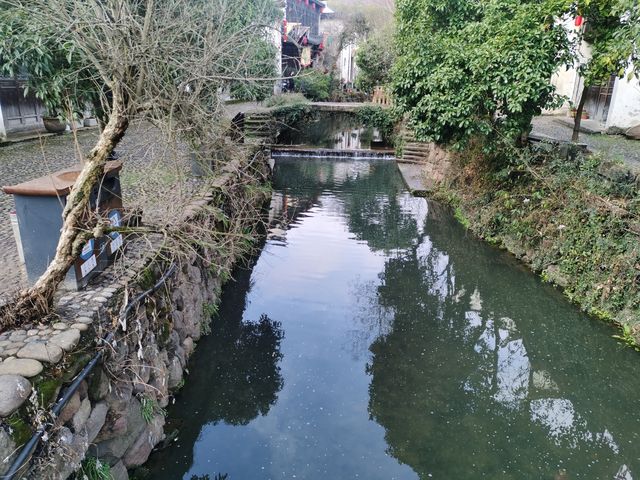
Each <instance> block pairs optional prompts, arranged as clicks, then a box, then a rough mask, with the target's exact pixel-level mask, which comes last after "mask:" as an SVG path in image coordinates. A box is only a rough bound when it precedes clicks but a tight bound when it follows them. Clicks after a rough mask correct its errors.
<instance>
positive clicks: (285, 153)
mask: <svg viewBox="0 0 640 480" xmlns="http://www.w3.org/2000/svg"><path fill="white" fill-rule="evenodd" d="M271 157H272V158H341V159H349V158H351V159H354V160H365V159H379V160H395V158H396V157H395V154H394V152H393V150H336V149H331V148H295V147H286V148H285V147H277V146H276V147H273V148H272V149H271Z"/></svg>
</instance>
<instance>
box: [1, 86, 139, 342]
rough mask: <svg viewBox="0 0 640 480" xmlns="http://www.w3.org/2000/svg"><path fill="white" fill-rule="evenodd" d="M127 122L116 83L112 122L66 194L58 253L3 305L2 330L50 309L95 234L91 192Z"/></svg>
mask: <svg viewBox="0 0 640 480" xmlns="http://www.w3.org/2000/svg"><path fill="white" fill-rule="evenodd" d="M128 125H129V117H128V114H127V108H126V95H125V93H124V92H123V90H122V89H121V88H119V86H117V85H115V86H114V88H113V100H112V111H111V115H110V117H109V121H108V123H107V124H106V126H105V128H104V130H103V131H102V133H101V134H100V137H99V138H98V141H97V143H96V145H95V147H93V149H92V150H91V151H90V152H89V154H88V156H87V158H86V159H85V163H84V166H83V168H82V170H81V172H80V175H79V176H78V179H77V180H76V182H75V183H74V185H73V188H72V189H71V191H70V192H69V195H68V197H67V203H66V205H65V208H64V211H63V213H62V219H63V223H62V229H61V231H60V240H59V241H58V246H57V248H56V254H55V256H54V258H53V260H52V261H51V263H50V264H49V266H48V267H47V270H46V271H45V272H44V273H43V274H42V276H40V278H39V279H38V280H37V282H36V283H35V284H34V285H33V286H32V287H31V288H29V289H27V290H25V291H24V292H22V293H20V295H19V296H18V298H17V299H16V300H15V302H13V303H11V304H8V305H6V306H4V307H3V308H2V311H0V330H2V329H4V328H6V327H8V326H11V325H13V324H20V323H24V322H27V321H34V320H39V319H40V318H41V317H43V316H44V315H46V314H48V313H49V312H50V311H51V308H52V305H53V296H54V294H55V292H56V289H57V287H58V286H59V285H60V283H61V282H62V281H63V280H64V279H65V277H66V275H67V272H68V271H69V269H70V268H71V267H72V266H73V263H74V261H75V260H76V258H78V255H79V253H80V252H81V250H82V248H83V246H84V244H85V243H86V242H87V240H88V239H89V238H91V236H92V231H91V230H92V222H91V216H90V211H89V209H90V204H89V198H90V196H91V191H92V189H93V187H94V186H95V185H96V184H97V183H98V181H99V179H100V178H102V176H103V174H104V167H105V164H106V163H107V159H108V157H109V154H110V153H111V151H112V150H113V149H114V148H115V146H116V145H117V144H118V142H119V141H120V140H121V139H122V137H123V136H124V134H125V132H126V130H127V127H128Z"/></svg>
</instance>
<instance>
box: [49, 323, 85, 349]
mask: <svg viewBox="0 0 640 480" xmlns="http://www.w3.org/2000/svg"><path fill="white" fill-rule="evenodd" d="M79 341H80V330H78V329H77V328H70V329H69V330H65V331H64V332H62V333H58V334H57V335H54V336H53V337H51V338H50V339H49V344H50V345H57V346H58V347H60V348H61V349H62V350H64V351H65V352H68V351H70V350H72V349H73V347H75V346H76V345H77V344H78V342H79Z"/></svg>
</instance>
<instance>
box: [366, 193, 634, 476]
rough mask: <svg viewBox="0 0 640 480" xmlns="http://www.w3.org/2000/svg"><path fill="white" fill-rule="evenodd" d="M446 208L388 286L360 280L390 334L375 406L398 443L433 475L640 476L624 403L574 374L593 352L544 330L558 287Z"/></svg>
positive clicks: (376, 323) (377, 325) (395, 446)
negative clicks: (509, 261)
mask: <svg viewBox="0 0 640 480" xmlns="http://www.w3.org/2000/svg"><path fill="white" fill-rule="evenodd" d="M443 213H444V212H443V211H442V210H441V209H439V208H438V206H437V205H431V211H430V212H429V217H428V220H427V223H426V225H425V228H424V231H425V232H426V234H425V235H424V236H421V238H420V243H419V244H418V245H414V246H413V247H411V248H408V249H404V250H402V251H400V252H398V253H397V254H396V255H395V256H393V257H391V258H389V259H388V260H387V261H386V264H385V269H384V272H383V273H382V274H381V276H380V280H381V281H380V284H379V285H378V286H373V285H361V286H360V288H361V289H362V290H367V289H372V288H373V289H375V290H374V291H373V292H371V291H370V292H369V293H367V294H364V295H362V297H361V298H364V299H369V300H370V301H371V302H372V305H371V306H370V308H369V309H368V310H367V311H368V313H369V314H370V315H369V317H368V322H370V324H371V326H372V328H373V330H378V331H380V332H381V334H380V335H379V336H378V337H377V338H376V339H375V340H374V341H373V342H372V343H371V345H370V352H371V360H370V361H369V363H368V365H367V372H368V373H369V374H370V375H371V383H370V387H369V393H370V401H369V413H370V416H371V418H372V419H373V420H375V421H376V422H377V423H379V424H380V425H381V426H383V427H384V428H385V431H386V434H385V440H386V441H387V444H388V453H389V454H391V455H393V456H394V457H395V458H397V459H398V460H399V461H400V462H402V463H405V464H407V465H409V466H411V468H412V469H413V470H414V471H415V472H416V473H417V474H418V475H419V476H420V478H425V479H426V478H431V477H432V476H433V477H434V478H456V479H475V478H492V479H493V478H505V479H511V478H513V479H520V478H549V479H551V478H557V479H561V478H583V477H582V476H584V478H614V476H615V478H621V479H626V480H631V479H632V477H631V473H630V468H629V467H628V466H627V464H631V463H633V462H637V461H638V459H637V458H635V455H634V454H633V452H632V451H631V450H629V445H622V442H621V441H620V438H619V437H622V438H624V437H625V436H626V438H628V439H631V438H635V434H634V433H632V432H633V430H632V431H629V430H630V429H629V427H628V426H626V425H625V424H624V421H620V420H622V419H621V418H619V416H616V415H615V412H612V411H611V410H610V411H609V414H608V415H606V414H605V415H600V414H598V413H597V412H598V410H601V409H602V405H601V404H600V401H601V399H600V398H598V396H597V395H596V396H595V398H594V395H593V390H592V388H593V387H594V386H595V385H593V384H589V385H581V384H580V382H579V381H578V382H576V380H575V379H574V378H572V376H571V371H572V369H574V368H575V366H574V361H576V360H577V359H578V358H579V357H580V355H584V351H582V350H579V351H575V349H572V348H565V351H564V352H562V353H563V355H559V354H558V349H560V350H562V346H561V345H560V346H559V345H558V342H555V341H553V340H552V341H550V338H544V337H545V336H549V335H551V339H553V338H554V337H553V335H554V334H556V333H557V331H558V330H561V329H562V326H558V325H555V326H554V327H553V328H552V329H549V327H548V326H545V325H540V324H536V318H542V319H544V318H545V316H547V315H550V314H553V313H556V314H557V312H554V310H553V308H549V305H544V306H543V304H542V303H540V304H538V302H542V301H544V300H546V301H547V302H548V297H546V296H545V295H543V294H540V295H539V298H536V296H532V295H531V291H530V290H529V289H527V288H524V289H518V288H514V287H516V285H515V284H513V282H514V280H515V279H518V278H526V277H524V275H523V274H522V272H518V271H516V270H515V269H514V268H513V265H508V268H503V266H500V265H498V267H497V268H496V265H495V264H490V263H489V264H488V263H487V262H491V260H490V259H488V258H486V259H483V256H485V257H486V252H483V251H482V249H485V250H486V247H484V246H477V245H476V246H474V243H473V242H469V241H468V240H466V239H465V238H464V235H465V233H464V232H463V231H462V229H460V228H459V227H457V226H452V225H451V222H450V220H449V219H448V218H447V217H446V216H443ZM444 215H446V213H445V214H444ZM451 230H453V231H451ZM427 235H428V236H427ZM496 258H497V257H496V256H494V257H493V259H494V261H495V259H496ZM458 266H460V268H457V267H458ZM509 269H511V270H509ZM505 272H507V273H506V274H505ZM509 272H513V273H509ZM501 273H502V274H505V276H504V277H500V275H501ZM523 286H525V287H526V286H527V285H523ZM520 290H522V291H520ZM508 292H509V293H510V294H511V295H512V297H511V298H508V299H506V301H505V298H504V295H505V294H507V293H508ZM566 309H567V311H568V312H571V308H570V307H569V306H566ZM376 313H378V314H379V315H378V316H377V317H376ZM507 315H509V316H507ZM574 315H575V313H574ZM513 318H517V319H518V320H519V321H520V323H524V322H526V323H525V324H526V331H521V330H519V327H518V324H517V323H518V322H516V321H514V320H513ZM532 319H533V322H531V320H532ZM358 321H359V322H360V323H365V321H364V320H363V317H362V316H360V317H359V320H358ZM569 325H571V323H569ZM567 328H571V327H567ZM559 335H560V334H558V336H557V337H555V338H558V337H559ZM563 337H566V335H563ZM560 338H562V337H560ZM564 341H569V339H567V338H565V339H564ZM527 344H532V345H535V349H534V350H533V352H534V355H533V356H532V355H531V354H530V353H529V352H528V349H527ZM565 345H570V343H565ZM582 360H585V359H584V358H583V359H582ZM603 368H605V369H606V367H603ZM550 372H553V373H550ZM558 372H559V373H558ZM554 377H558V378H559V379H554ZM594 380H595V381H597V382H600V381H601V379H598V375H594ZM603 383H604V382H603ZM598 387H603V391H605V392H606V391H607V388H606V387H604V385H598ZM609 388H610V386H609ZM565 390H566V392H565ZM567 395H568V396H567ZM579 408H580V410H581V412H582V413H579V412H578V409H579ZM612 413H614V415H611V414H612ZM625 443H627V444H629V443H631V442H630V441H627V442H625ZM625 449H626V453H625ZM587 459H591V460H587ZM625 462H626V463H625ZM580 475H582V476H580ZM616 475H617V476H616Z"/></svg>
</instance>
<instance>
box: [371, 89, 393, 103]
mask: <svg viewBox="0 0 640 480" xmlns="http://www.w3.org/2000/svg"><path fill="white" fill-rule="evenodd" d="M371 101H372V102H373V103H375V104H377V105H385V106H391V105H393V102H392V100H391V96H390V95H389V94H388V93H387V91H386V89H385V88H384V87H381V86H378V87H373V98H372V99H371Z"/></svg>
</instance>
